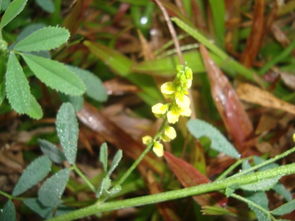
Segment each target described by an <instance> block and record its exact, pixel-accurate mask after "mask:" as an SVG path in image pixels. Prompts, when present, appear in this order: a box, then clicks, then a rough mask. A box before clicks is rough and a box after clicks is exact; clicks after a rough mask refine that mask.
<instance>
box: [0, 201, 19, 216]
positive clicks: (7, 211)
mask: <svg viewBox="0 0 295 221" xmlns="http://www.w3.org/2000/svg"><path fill="white" fill-rule="evenodd" d="M0 220H1V221H2V220H3V221H16V212H15V206H14V204H13V202H12V201H11V200H8V201H7V203H5V205H4V207H3V209H2V211H1V210H0Z"/></svg>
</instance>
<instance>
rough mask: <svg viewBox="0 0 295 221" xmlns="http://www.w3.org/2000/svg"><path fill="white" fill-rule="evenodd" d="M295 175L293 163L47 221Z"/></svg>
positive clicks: (119, 201) (73, 213) (80, 216)
mask: <svg viewBox="0 0 295 221" xmlns="http://www.w3.org/2000/svg"><path fill="white" fill-rule="evenodd" d="M294 173H295V163H292V164H288V165H284V166H280V167H276V168H273V169H268V170H264V171H259V172H254V173H250V174H245V175H244V176H242V177H240V176H239V177H233V178H232V177H229V178H227V179H224V180H220V181H216V182H213V183H207V184H202V185H198V186H193V187H188V188H184V189H179V190H172V191H167V192H163V193H158V194H153V195H147V196H141V197H135V198H131V199H126V200H118V201H114V202H107V203H102V204H101V203H99V204H93V205H91V206H88V207H86V208H82V209H79V210H76V211H73V212H70V213H67V214H64V215H61V216H58V217H54V218H51V219H49V220H48V221H68V220H74V219H78V218H82V217H86V216H90V215H93V214H96V213H99V212H106V211H112V210H117V209H123V208H128V207H134V206H142V205H147V204H154V203H159V202H164V201H168V200H175V199H180V198H184V197H188V196H194V195H199V194H203V193H208V192H212V191H218V190H223V189H225V188H227V187H229V186H233V185H235V186H241V185H245V184H249V183H255V182H258V181H259V180H262V179H268V178H273V177H276V176H278V175H280V176H284V175H289V174H294Z"/></svg>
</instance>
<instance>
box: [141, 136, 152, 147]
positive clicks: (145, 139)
mask: <svg viewBox="0 0 295 221" xmlns="http://www.w3.org/2000/svg"><path fill="white" fill-rule="evenodd" d="M152 141H153V138H152V137H151V136H144V137H143V138H142V143H143V144H145V145H149V144H151V143H152Z"/></svg>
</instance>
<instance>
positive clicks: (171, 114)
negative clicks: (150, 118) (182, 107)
mask: <svg viewBox="0 0 295 221" xmlns="http://www.w3.org/2000/svg"><path fill="white" fill-rule="evenodd" d="M180 114H181V112H180V111H179V110H178V108H172V109H171V110H170V111H168V113H167V120H168V123H169V124H175V123H176V122H177V121H178V119H179V116H180Z"/></svg>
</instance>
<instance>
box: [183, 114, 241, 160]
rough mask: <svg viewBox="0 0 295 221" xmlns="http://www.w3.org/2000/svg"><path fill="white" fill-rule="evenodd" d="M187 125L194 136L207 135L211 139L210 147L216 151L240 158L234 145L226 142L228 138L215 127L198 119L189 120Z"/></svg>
mask: <svg viewBox="0 0 295 221" xmlns="http://www.w3.org/2000/svg"><path fill="white" fill-rule="evenodd" d="M187 127H188V129H189V131H190V133H191V134H192V135H193V136H194V137H196V138H200V137H202V136H206V137H209V138H210V139H211V146H212V148H213V149H215V150H217V151H218V152H221V153H224V154H226V155H228V156H231V157H234V158H240V154H239V153H238V152H237V150H236V149H235V148H234V146H233V145H232V144H231V143H230V142H228V140H227V139H226V138H225V137H224V136H223V135H222V134H221V133H220V132H219V131H218V130H217V129H216V128H215V127H213V126H212V125H210V124H208V123H207V122H205V121H202V120H199V119H194V120H189V121H188V123H187Z"/></svg>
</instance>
